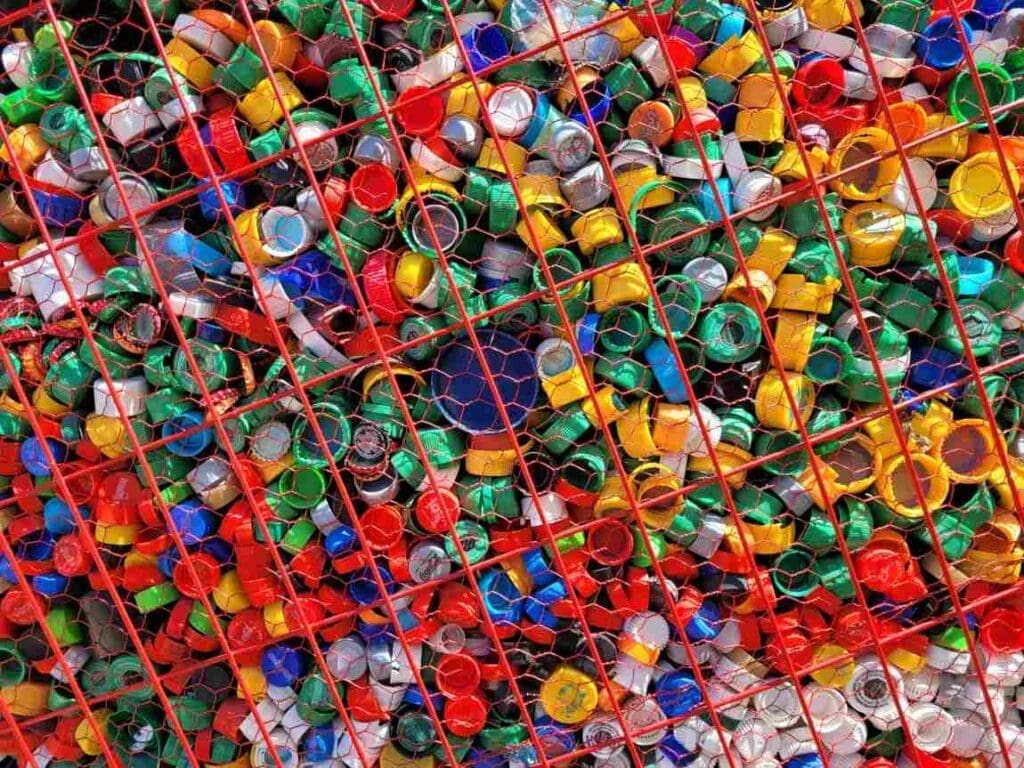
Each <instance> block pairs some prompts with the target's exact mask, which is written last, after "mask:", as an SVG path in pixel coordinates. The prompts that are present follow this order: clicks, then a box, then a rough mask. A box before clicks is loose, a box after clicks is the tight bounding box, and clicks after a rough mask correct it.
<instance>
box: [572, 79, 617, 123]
mask: <svg viewBox="0 0 1024 768" xmlns="http://www.w3.org/2000/svg"><path fill="white" fill-rule="evenodd" d="M582 90H583V100H584V102H585V103H580V102H579V101H577V102H576V103H575V104H573V106H572V109H570V110H569V114H568V116H569V117H570V118H571V119H573V120H575V121H576V122H577V123H582V124H583V125H586V124H587V113H588V112H589V113H590V117H591V118H592V119H593V121H594V123H601V122H604V121H605V120H606V119H607V118H608V115H609V114H610V113H611V111H612V91H611V88H609V87H608V86H607V84H605V82H604V80H595V81H594V82H592V83H590V84H588V85H586V86H584V87H583V89H582Z"/></svg>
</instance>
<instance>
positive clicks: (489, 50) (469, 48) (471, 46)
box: [462, 24, 512, 72]
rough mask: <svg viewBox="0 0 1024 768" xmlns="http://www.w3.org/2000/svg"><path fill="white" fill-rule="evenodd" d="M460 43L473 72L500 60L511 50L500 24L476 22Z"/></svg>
mask: <svg viewBox="0 0 1024 768" xmlns="http://www.w3.org/2000/svg"><path fill="white" fill-rule="evenodd" d="M462 44H463V45H464V46H465V47H466V56H467V58H468V60H469V66H470V69H472V70H473V71H474V72H479V71H480V70H481V69H485V68H486V67H489V66H490V65H492V64H494V63H496V62H499V61H501V60H502V59H504V58H506V57H507V56H508V55H509V53H511V51H512V49H511V48H510V47H509V44H508V40H506V39H505V33H504V31H503V29H502V26H501V25H500V24H478V25H477V26H475V27H473V28H472V29H471V30H469V32H466V33H465V34H464V35H463V36H462Z"/></svg>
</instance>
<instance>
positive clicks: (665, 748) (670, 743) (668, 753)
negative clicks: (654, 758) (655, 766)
mask: <svg viewBox="0 0 1024 768" xmlns="http://www.w3.org/2000/svg"><path fill="white" fill-rule="evenodd" d="M658 749H660V750H661V753H662V754H663V755H664V756H665V757H667V758H668V759H669V761H670V762H671V763H672V765H689V764H690V763H692V762H693V761H694V760H696V759H697V755H696V754H695V753H693V752H688V751H687V750H686V747H684V746H683V745H682V744H680V743H679V739H677V738H676V737H675V736H673V735H672V734H671V733H669V734H668V735H667V736H665V737H664V738H663V739H662V740H661V741H659V742H658Z"/></svg>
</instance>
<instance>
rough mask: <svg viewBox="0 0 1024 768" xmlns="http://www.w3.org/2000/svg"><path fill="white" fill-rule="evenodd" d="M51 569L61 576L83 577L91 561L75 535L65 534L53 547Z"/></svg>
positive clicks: (90, 566)
mask: <svg viewBox="0 0 1024 768" xmlns="http://www.w3.org/2000/svg"><path fill="white" fill-rule="evenodd" d="M53 567H54V570H56V571H57V573H59V574H60V575H61V576H68V577H72V576H84V575H85V574H87V573H88V572H89V571H90V569H91V568H92V561H91V560H90V559H89V555H88V554H87V553H86V551H85V546H84V545H83V544H82V540H81V539H79V538H78V534H76V533H66V534H64V535H63V536H61V537H60V538H59V539H57V541H56V543H55V544H54V545H53Z"/></svg>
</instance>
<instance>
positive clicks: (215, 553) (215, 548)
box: [200, 536, 235, 564]
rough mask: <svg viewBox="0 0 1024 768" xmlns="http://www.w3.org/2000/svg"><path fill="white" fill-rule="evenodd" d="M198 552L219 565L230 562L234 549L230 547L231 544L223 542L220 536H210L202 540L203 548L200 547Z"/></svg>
mask: <svg viewBox="0 0 1024 768" xmlns="http://www.w3.org/2000/svg"><path fill="white" fill-rule="evenodd" d="M200 551H202V552H205V553H206V554H208V555H210V556H211V557H213V559H214V560H216V561H217V562H218V563H221V564H223V563H226V562H228V561H229V560H231V558H232V556H233V555H234V554H235V549H234V547H232V546H231V543H230V542H228V541H225V540H224V539H222V538H221V537H220V536H210V537H209V538H207V539H206V540H204V541H203V546H202V547H200Z"/></svg>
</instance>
